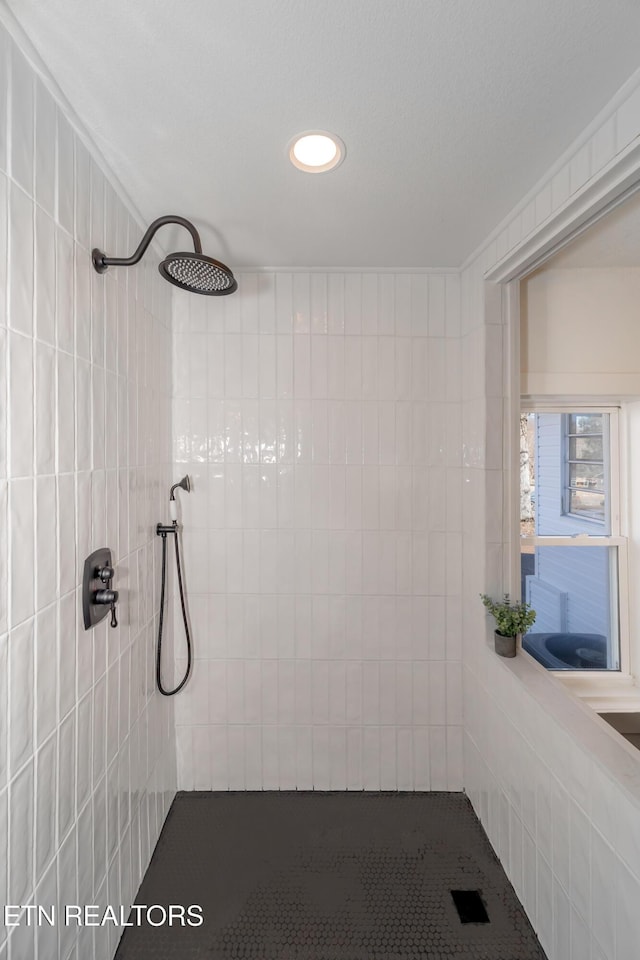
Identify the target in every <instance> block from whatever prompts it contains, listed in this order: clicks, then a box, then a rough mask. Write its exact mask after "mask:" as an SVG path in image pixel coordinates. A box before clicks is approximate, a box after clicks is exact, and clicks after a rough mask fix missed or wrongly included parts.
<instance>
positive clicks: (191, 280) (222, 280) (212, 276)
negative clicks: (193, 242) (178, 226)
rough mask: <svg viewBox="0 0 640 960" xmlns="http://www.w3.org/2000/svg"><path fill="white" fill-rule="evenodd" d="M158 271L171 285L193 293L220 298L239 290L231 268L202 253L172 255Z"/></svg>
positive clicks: (163, 262)
mask: <svg viewBox="0 0 640 960" xmlns="http://www.w3.org/2000/svg"><path fill="white" fill-rule="evenodd" d="M158 270H159V271H160V273H161V274H162V276H163V277H164V278H165V280H168V281H169V283H174V284H175V285H176V287H180V289H181V290H189V291H190V292H191V293H204V294H207V295H208V296H210V297H216V296H218V297H220V296H223V295H224V294H225V293H233V292H234V291H235V290H237V289H238V284H237V282H236V279H235V277H234V275H233V274H232V273H231V270H229V267H225V265H224V263H220V261H219V260H214V259H213V258H212V257H205V256H204V254H202V253H171V254H169V256H168V257H167V259H166V260H163V261H162V263H161V264H160V266H159V267H158Z"/></svg>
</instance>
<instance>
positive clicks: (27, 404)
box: [9, 332, 35, 477]
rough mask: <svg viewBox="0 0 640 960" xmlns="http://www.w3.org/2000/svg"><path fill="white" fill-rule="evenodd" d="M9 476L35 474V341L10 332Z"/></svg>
mask: <svg viewBox="0 0 640 960" xmlns="http://www.w3.org/2000/svg"><path fill="white" fill-rule="evenodd" d="M9 396H10V404H9V429H10V434H9V435H10V447H9V474H10V476H13V477H30V476H32V474H33V472H34V471H33V447H34V436H33V421H34V407H35V403H34V400H35V398H34V390H33V341H32V340H31V339H30V338H28V337H24V336H22V335H21V334H18V333H13V332H10V333H9Z"/></svg>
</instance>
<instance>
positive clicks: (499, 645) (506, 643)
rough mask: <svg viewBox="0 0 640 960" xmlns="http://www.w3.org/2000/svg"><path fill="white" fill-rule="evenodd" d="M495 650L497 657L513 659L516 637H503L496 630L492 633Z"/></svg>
mask: <svg viewBox="0 0 640 960" xmlns="http://www.w3.org/2000/svg"><path fill="white" fill-rule="evenodd" d="M494 638H495V650H496V653H497V654H498V656H499V657H515V655H516V640H517V638H516V637H503V635H502V634H501V633H498V631H497V630H496V631H495V632H494Z"/></svg>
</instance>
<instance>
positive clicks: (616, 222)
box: [543, 192, 640, 270]
mask: <svg viewBox="0 0 640 960" xmlns="http://www.w3.org/2000/svg"><path fill="white" fill-rule="evenodd" d="M584 267H640V192H638V193H635V194H633V196H631V197H630V198H629V199H628V200H626V201H625V202H624V203H622V204H620V206H619V207H616V208H615V210H612V211H611V213H608V214H607V215H606V216H605V217H603V218H602V220H599V221H598V222H597V223H596V224H594V226H592V227H590V228H589V229H588V230H585V232H584V233H583V234H581V236H579V237H578V238H577V239H576V240H574V241H573V242H572V243H570V244H569V245H568V246H566V247H565V248H564V250H561V251H560V252H559V253H557V254H556V255H555V256H554V257H552V258H551V259H550V260H547V262H546V263H545V264H544V268H543V269H548V270H559V269H562V270H565V269H576V268H577V269H580V268H584Z"/></svg>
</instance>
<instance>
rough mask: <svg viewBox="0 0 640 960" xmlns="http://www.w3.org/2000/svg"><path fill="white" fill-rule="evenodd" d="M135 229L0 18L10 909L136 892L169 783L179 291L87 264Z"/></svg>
mask: <svg viewBox="0 0 640 960" xmlns="http://www.w3.org/2000/svg"><path fill="white" fill-rule="evenodd" d="M7 104H8V107H7ZM141 230H142V225H141V224H139V223H136V222H134V220H133V218H132V216H131V215H130V213H129V212H128V208H127V206H126V205H125V204H124V202H123V201H122V200H121V199H120V198H119V196H118V194H117V192H116V189H115V188H114V187H113V185H112V184H111V183H110V181H109V179H108V178H107V177H105V175H104V173H103V172H102V170H101V169H100V167H99V166H98V165H97V162H96V159H95V158H94V157H93V156H92V155H91V154H90V152H89V151H88V149H87V147H86V146H85V144H84V142H83V140H82V139H81V138H80V135H79V134H78V133H77V132H76V131H75V129H74V128H73V127H72V125H71V124H70V123H69V122H68V120H67V119H66V117H65V115H64V113H63V109H62V108H61V107H60V105H59V104H57V103H56V101H55V100H54V98H53V96H52V95H51V93H50V92H49V90H48V89H47V87H46V86H45V84H44V82H43V81H42V80H41V79H40V77H39V75H38V74H37V73H36V72H35V71H34V70H33V69H32V67H31V65H30V64H29V62H28V61H27V59H26V57H25V56H24V55H23V53H22V52H21V51H20V50H19V49H18V47H17V46H16V44H15V43H14V41H13V40H12V39H11V38H10V37H9V36H8V34H7V33H6V32H5V31H4V29H3V28H2V27H0V902H1V903H2V904H5V903H11V904H28V903H34V902H37V903H40V904H43V905H49V904H53V903H55V904H75V903H78V902H80V903H96V904H106V903H111V904H120V903H122V904H129V903H131V901H132V899H133V897H134V896H135V894H136V892H137V888H138V885H139V882H140V880H141V877H142V875H143V873H144V870H145V868H146V865H147V862H148V859H149V856H150V852H151V850H152V849H153V846H154V844H155V841H156V839H157V837H158V834H159V831H160V828H161V826H162V822H163V820H164V816H165V813H166V811H167V809H168V806H169V804H170V802H171V800H172V797H173V793H174V790H175V747H174V735H173V708H172V705H171V704H170V703H167V701H165V700H164V699H163V698H162V697H160V696H158V695H154V693H153V665H152V658H151V650H152V644H153V622H154V614H155V611H156V600H157V579H158V578H157V572H158V571H157V560H158V555H157V550H158V545H157V544H156V542H155V541H156V539H157V538H156V537H155V536H154V530H153V525H154V521H156V520H158V519H161V518H162V517H164V515H165V510H166V497H167V490H168V484H169V480H170V477H171V466H170V460H171V428H170V423H171V420H170V418H171V388H170V384H171V353H170V351H171V291H170V288H169V287H168V285H167V284H165V283H163V282H162V280H161V279H160V277H159V275H158V274H157V272H156V271H155V270H154V268H153V265H151V266H145V267H143V268H137V269H136V270H129V271H120V272H118V271H115V270H114V271H111V273H109V274H107V275H105V276H104V277H98V276H97V274H95V273H94V271H93V269H92V266H91V258H90V249H91V247H92V246H93V245H94V244H95V245H98V246H101V245H103V244H105V245H106V247H107V249H108V250H109V251H117V252H118V253H126V252H127V251H128V250H129V248H130V247H131V246H132V245H135V243H136V241H137V237H138V236H139V235H140V232H141ZM104 545H108V546H110V547H111V548H112V549H113V551H114V559H115V566H116V583H115V586H116V587H117V588H118V589H119V591H120V596H121V602H120V606H119V618H120V626H119V628H118V629H117V630H110V629H108V628H107V626H106V623H107V621H103V623H102V624H101V625H100V626H99V627H97V628H96V629H94V630H93V631H91V632H85V631H84V629H83V626H82V622H81V604H80V592H79V584H80V577H81V571H82V566H83V563H84V558H85V556H86V555H87V554H88V553H90V552H91V551H92V550H93V549H95V548H97V547H99V546H104ZM169 649H170V648H169ZM78 898H79V899H78ZM8 932H10V931H9V930H8V928H7V927H6V926H5V925H4V923H0V955H1V956H3V957H4V956H7V958H8V960H22V958H31V957H34V956H35V955H36V954H35V939H36V937H37V942H38V957H39V958H40V960H49V958H50V960H54V958H55V960H58V958H59V960H67V958H69V957H74V958H76V960H80V958H81V957H82V960H92V958H95V960H103V958H108V957H111V956H112V955H113V952H114V950H115V945H116V936H117V935H116V933H115V931H114V930H113V929H111V930H108V929H107V928H102V929H97V930H96V931H95V937H94V931H92V930H91V929H90V928H89V930H88V932H87V930H86V929H85V930H76V929H74V928H73V927H64V925H62V924H58V925H57V926H56V927H55V928H49V927H47V926H44V927H41V928H36V927H30V928H28V927H26V926H22V927H19V928H15V929H14V930H13V932H12V933H11V936H9V938H8V942H7V941H6V938H7V933H8Z"/></svg>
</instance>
